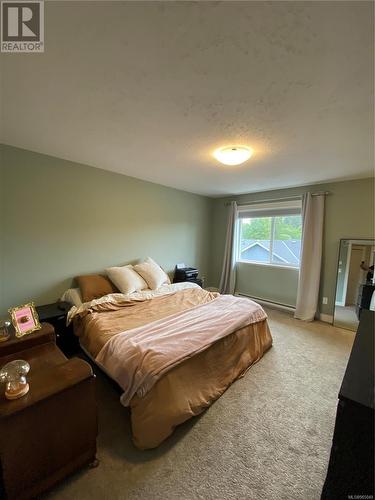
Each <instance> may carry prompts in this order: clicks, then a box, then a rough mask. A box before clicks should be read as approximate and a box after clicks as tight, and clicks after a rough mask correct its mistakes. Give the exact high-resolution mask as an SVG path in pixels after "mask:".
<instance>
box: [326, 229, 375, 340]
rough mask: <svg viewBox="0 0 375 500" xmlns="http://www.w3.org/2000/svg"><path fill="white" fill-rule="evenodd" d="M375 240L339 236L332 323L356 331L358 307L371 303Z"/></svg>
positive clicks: (371, 305) (373, 297) (373, 301)
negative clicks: (340, 237) (349, 238)
mask: <svg viewBox="0 0 375 500" xmlns="http://www.w3.org/2000/svg"><path fill="white" fill-rule="evenodd" d="M374 261H375V240H361V239H358V240H355V239H353V240H340V251H339V259H338V265H337V282H336V298H335V312H334V320H333V324H334V325H335V326H338V327H340V328H346V329H347V330H353V331H356V330H357V327H358V323H359V318H360V316H361V311H362V309H373V308H374V307H375V294H374V291H375V284H374Z"/></svg>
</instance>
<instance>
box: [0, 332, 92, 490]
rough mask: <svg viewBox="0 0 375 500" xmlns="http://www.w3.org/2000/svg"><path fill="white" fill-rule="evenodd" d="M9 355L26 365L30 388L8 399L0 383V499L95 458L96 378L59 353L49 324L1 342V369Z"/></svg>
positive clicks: (40, 485)
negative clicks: (17, 397)
mask: <svg viewBox="0 0 375 500" xmlns="http://www.w3.org/2000/svg"><path fill="white" fill-rule="evenodd" d="M14 359H24V360H26V361H27V362H28V363H29V364H30V367H31V369H30V373H29V375H28V378H27V380H28V382H29V385H30V390H29V392H28V394H26V395H25V396H23V397H21V398H20V399H16V400H14V401H9V400H7V399H5V396H4V388H3V387H0V498H5V499H8V500H11V499H17V500H22V499H24V500H25V499H31V498H34V497H35V496H37V495H39V494H40V493H41V492H43V491H45V490H47V489H48V488H50V487H51V486H52V485H53V484H55V483H56V482H57V481H59V480H61V479H63V478H64V477H65V476H67V475H68V474H70V473H71V472H73V471H76V470H77V469H79V468H80V467H82V466H83V465H86V464H89V463H94V462H95V454H96V436H97V409H96V402H95V384H94V382H95V378H94V375H93V372H92V369H91V366H90V365H89V364H88V363H86V362H85V361H83V360H82V359H79V358H71V359H69V360H68V359H67V358H66V357H65V356H64V354H63V353H62V352H61V351H60V349H59V348H58V347H57V346H56V342H55V333H54V329H53V327H52V326H51V325H49V324H48V323H42V329H41V330H40V331H37V332H34V333H32V334H30V335H27V336H25V337H22V338H21V339H17V338H15V337H14V336H13V338H12V339H11V340H9V341H7V342H4V343H1V344H0V368H1V367H2V366H4V365H5V364H6V363H8V362H9V361H12V360H14Z"/></svg>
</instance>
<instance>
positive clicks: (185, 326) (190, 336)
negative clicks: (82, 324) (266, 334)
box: [95, 295, 267, 406]
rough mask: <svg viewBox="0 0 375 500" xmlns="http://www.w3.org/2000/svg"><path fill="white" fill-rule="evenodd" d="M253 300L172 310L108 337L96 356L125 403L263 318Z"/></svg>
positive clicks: (224, 299) (226, 299) (224, 298)
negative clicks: (181, 366) (180, 366)
mask: <svg viewBox="0 0 375 500" xmlns="http://www.w3.org/2000/svg"><path fill="white" fill-rule="evenodd" d="M266 317H267V316H266V313H265V312H264V310H263V309H262V308H261V306H259V305H258V304H256V303H255V302H253V301H251V300H248V299H245V298H242V297H234V296H233V295H220V296H218V297H216V298H215V299H214V300H212V301H210V302H208V303H206V304H201V305H198V306H195V307H193V308H191V309H189V310H187V311H182V312H177V313H175V314H172V315H170V316H167V317H165V318H162V319H159V320H157V321H154V322H152V323H148V324H146V325H143V326H140V327H138V328H134V329H132V330H127V331H125V332H123V333H120V334H118V335H116V336H114V337H112V338H111V339H110V340H109V341H108V342H107V343H106V344H105V345H104V346H103V348H102V349H101V350H100V352H99V354H98V355H97V356H96V358H95V360H96V361H97V362H98V363H99V365H100V366H102V367H103V368H104V369H105V371H106V372H107V373H108V374H109V375H110V376H111V377H112V378H113V379H114V380H116V382H117V383H118V384H119V385H120V387H121V388H122V389H123V391H124V393H123V395H122V396H121V402H122V404H123V405H124V406H128V405H129V403H130V400H131V399H132V397H133V396H134V395H135V394H137V395H138V396H140V397H143V396H145V395H146V394H147V393H148V392H149V391H150V389H151V388H152V387H153V386H154V385H155V383H156V382H157V381H158V380H159V379H160V378H161V377H162V376H163V375H164V373H166V372H167V371H169V370H171V369H172V368H174V367H175V366H176V365H178V364H180V363H181V362H182V361H185V360H186V359H188V358H191V357H193V356H195V355H197V354H199V353H200V352H202V351H203V350H205V349H207V348H208V347H210V346H211V345H212V344H213V343H215V342H217V341H218V340H220V339H221V338H223V337H226V336H227V335H229V334H231V333H233V332H235V331H236V330H238V329H240V328H243V327H244V326H247V325H249V324H252V323H258V322H259V321H262V320H264V319H265V318H266Z"/></svg>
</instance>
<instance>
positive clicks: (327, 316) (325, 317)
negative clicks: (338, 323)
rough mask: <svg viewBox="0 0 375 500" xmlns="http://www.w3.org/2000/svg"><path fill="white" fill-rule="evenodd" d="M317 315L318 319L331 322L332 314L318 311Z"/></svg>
mask: <svg viewBox="0 0 375 500" xmlns="http://www.w3.org/2000/svg"><path fill="white" fill-rule="evenodd" d="M318 317H319V320H320V321H323V322H324V323H330V324H331V325H332V323H333V315H332V314H324V313H319V315H318Z"/></svg>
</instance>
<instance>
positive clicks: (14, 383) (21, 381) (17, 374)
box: [0, 359, 30, 399]
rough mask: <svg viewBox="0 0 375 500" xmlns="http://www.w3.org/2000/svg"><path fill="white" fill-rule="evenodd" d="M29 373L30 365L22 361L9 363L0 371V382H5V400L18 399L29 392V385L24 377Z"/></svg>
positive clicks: (17, 360)
mask: <svg viewBox="0 0 375 500" xmlns="http://www.w3.org/2000/svg"><path fill="white" fill-rule="evenodd" d="M29 371H30V365H29V363H28V362H27V361H25V360H23V359H16V360H15V361H10V362H9V363H7V364H6V365H4V366H3V367H2V369H1V370H0V382H5V397H6V398H7V399H18V398H21V397H22V396H24V395H25V394H27V393H28V392H29V384H28V383H27V380H26V375H27V374H28V373H29Z"/></svg>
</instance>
